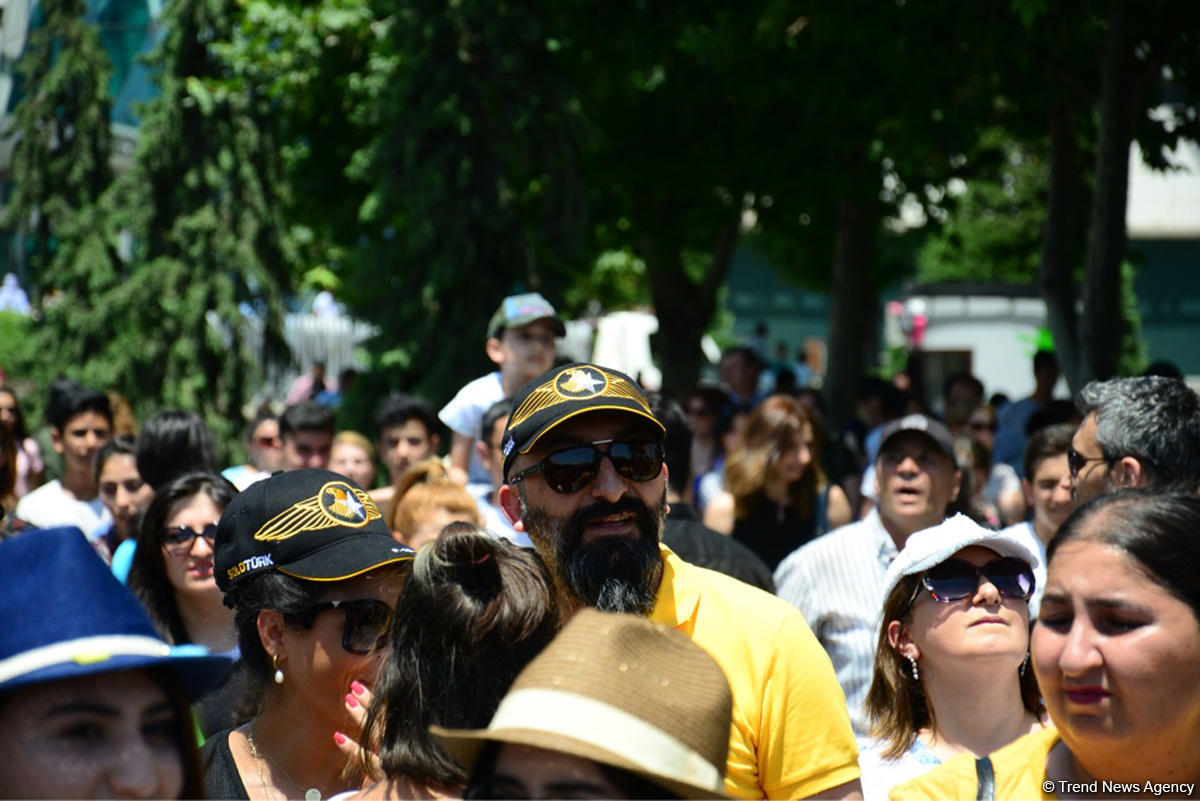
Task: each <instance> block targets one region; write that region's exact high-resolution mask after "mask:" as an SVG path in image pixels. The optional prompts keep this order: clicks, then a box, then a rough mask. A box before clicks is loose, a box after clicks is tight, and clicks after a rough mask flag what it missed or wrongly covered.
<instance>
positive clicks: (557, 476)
mask: <svg viewBox="0 0 1200 801" xmlns="http://www.w3.org/2000/svg"><path fill="white" fill-rule="evenodd" d="M599 445H607V446H608V448H607V449H606V450H601V449H600V448H599V447H597V446H599ZM605 457H607V458H608V461H610V462H611V463H612V466H613V469H614V470H616V471H617V475H619V476H621V478H627V479H629V480H630V481H650V480H651V479H654V478H657V477H658V475H659V474H660V473H662V466H663V449H662V443H661V442H614V441H613V440H611V439H602V440H599V441H598V442H593V443H591V444H589V445H574V446H572V447H570V448H564V449H562V450H561V451H555V452H554V453H552V454H550V455H549V456H547V457H546V458H545V459H542V460H541V461H540V462H538V463H537V464H535V465H533V466H532V467H527V468H525V469H524V470H522V471H521V472H519V473H517V474H515V475H514V476H513V477H512V479H511V482H510V483H513V484H515V483H517V482H518V481H523V480H524V479H525V477H526V476H528V475H530V474H532V473H537V472H539V471H540V472H541V474H542V478H544V479H546V486H548V487H550V489H552V490H554V491H555V492H561V493H568V492H578V491H579V490H581V489H583V488H584V487H586V486H587V485H588V484H591V483H592V481H594V480H595V478H596V476H597V475H598V474H599V473H600V460H601V459H603V458H605Z"/></svg>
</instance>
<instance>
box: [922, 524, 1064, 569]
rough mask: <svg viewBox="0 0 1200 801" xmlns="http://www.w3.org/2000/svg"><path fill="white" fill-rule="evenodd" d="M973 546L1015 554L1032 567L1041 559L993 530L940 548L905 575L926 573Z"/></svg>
mask: <svg viewBox="0 0 1200 801" xmlns="http://www.w3.org/2000/svg"><path fill="white" fill-rule="evenodd" d="M971 546H978V547H980V548H987V549H988V550H991V551H995V552H996V553H997V554H998V555H1000V556H1014V557H1016V558H1017V559H1020V560H1022V561H1024V562H1028V563H1029V565H1030V566H1031V567H1032V566H1033V565H1036V564H1037V563H1038V562H1039V561H1041V560H1040V559H1039V558H1038V555H1037V554H1035V553H1033V552H1032V551H1030V550H1029V548H1027V547H1025V546H1023V545H1022V544H1021V543H1019V542H1016V541H1015V540H1012V539H1009V538H1006V537H998V536H995V532H993V533H992V535H991V536H984V535H980V536H978V537H968V538H965V539H963V540H959V541H956V542H954V543H952V544H948V545H946V546H945V547H944V548H940V549H938V550H937V551H935V552H933V553H930V554H928V555H927V556H925V557H924V558H922V559H920V560H918V561H916V562H913V563H912V564H911V565H909V566H908V567H907V568H906V569H905V571H904V573H903V575H906V576H911V575H913V574H914V573H924V572H925V571H926V570H928V569H929V568H931V567H934V566H935V565H940V564H941V563H942V562H945V561H946V560H947V559H949V558H950V557H952V556H954V554H956V553H958V552H959V551H961V550H962V549H963V548H970V547H971Z"/></svg>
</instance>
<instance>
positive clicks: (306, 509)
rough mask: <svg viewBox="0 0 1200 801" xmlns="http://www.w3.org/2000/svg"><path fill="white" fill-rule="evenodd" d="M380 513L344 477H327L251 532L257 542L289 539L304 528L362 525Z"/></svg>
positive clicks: (361, 492)
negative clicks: (314, 490) (317, 488)
mask: <svg viewBox="0 0 1200 801" xmlns="http://www.w3.org/2000/svg"><path fill="white" fill-rule="evenodd" d="M379 517H382V515H380V514H379V507H377V506H376V505H375V502H374V501H373V500H371V497H370V496H369V495H367V493H366V492H364V491H362V490H360V489H355V488H354V487H351V486H350V485H349V484H347V483H346V482H344V481H330V482H329V483H327V484H325V485H324V486H323V487H321V489H320V491H318V492H317V494H316V495H313V496H312V497H309V498H305V499H304V500H302V501H298V502H296V503H294V504H292V505H291V506H290V507H288V508H287V509H284V510H283V511H282V512H280V513H279V514H277V515H275V516H274V517H272V518H271V519H270V520H268V521H267V522H266V523H263V524H262V526H261V527H260V528H259V529H258V531H256V532H254V539H256V540H258V541H260V542H271V541H276V540H286V539H291V538H292V537H294V536H296V535H297V534H302V533H304V532H305V531H322V530H324V529H327V528H333V527H335V526H345V527H348V528H362V527H363V526H365V525H366V524H367V523H368V522H370V521H372V520H375V519H376V518H379Z"/></svg>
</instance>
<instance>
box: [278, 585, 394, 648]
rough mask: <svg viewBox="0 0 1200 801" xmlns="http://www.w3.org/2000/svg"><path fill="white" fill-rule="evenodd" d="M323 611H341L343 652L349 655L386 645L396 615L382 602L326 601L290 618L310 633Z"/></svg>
mask: <svg viewBox="0 0 1200 801" xmlns="http://www.w3.org/2000/svg"><path fill="white" fill-rule="evenodd" d="M326 609H340V610H341V611H342V614H343V615H344V617H345V619H344V620H343V622H342V648H343V649H344V650H346V651H347V652H348V653H352V654H370V653H374V652H375V651H378V650H379V649H380V648H382V647H383V646H384V644H385V643H386V642H387V636H388V632H389V631H391V629H392V618H393V617H394V616H395V612H394V611H393V610H392V608H391V607H390V606H388V605H387V604H385V603H384V602H383V601H380V600H377V599H375V598H359V599H355V600H353V601H325V602H324V603H319V604H313V605H312V606H307V607H305V608H304V609H301V610H300V611H299V612H296V613H295V614H294V615H292V616H291V617H292V618H294V619H295V620H296V622H297V623H299V624H300V625H301V626H303V627H304V628H306V629H310V628H312V624H313V621H315V620H316V618H317V615H318V614H320V613H321V612H324V611H325V610H326Z"/></svg>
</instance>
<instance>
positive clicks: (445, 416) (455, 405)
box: [438, 370, 504, 485]
mask: <svg viewBox="0 0 1200 801" xmlns="http://www.w3.org/2000/svg"><path fill="white" fill-rule="evenodd" d="M500 400H504V385H503V384H502V383H501V382H500V371H499V370H497V371H496V372H494V373H488V374H487V375H485V376H480V377H479V378H476V379H475V380H474V381H471V382H469V383H467V384H465V385H464V386H463V388H462V389H460V390H459V391H458V394H457V395H455V396H454V398H453V399H451V401H450V402H449V403H447V404H446V405H445V406H443V407H442V410H441V411H440V412H438V419H439V420H441V421H442V422H443V423H445V424H446V427H447V428H449V429H450V430H451V431H453V432H454V433H456V434H462V435H463V436H464V437H470V438H471V439H473V440H476V439H479V426H480V425H482V424H483V413H484V412H486V411H487V410H488V409H489V408H491V406H492V404H494V403H495V402H496V401H500ZM467 481H468V482H469V483H471V484H489V485H490V484H491V483H492V476H491V473H489V472H488V471H487V468H485V467H484V466H483V463H482V462H480V461H479V454H477V453H476V452H475V449H474V448H472V449H471V461H470V463H469V465H468V467H467Z"/></svg>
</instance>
